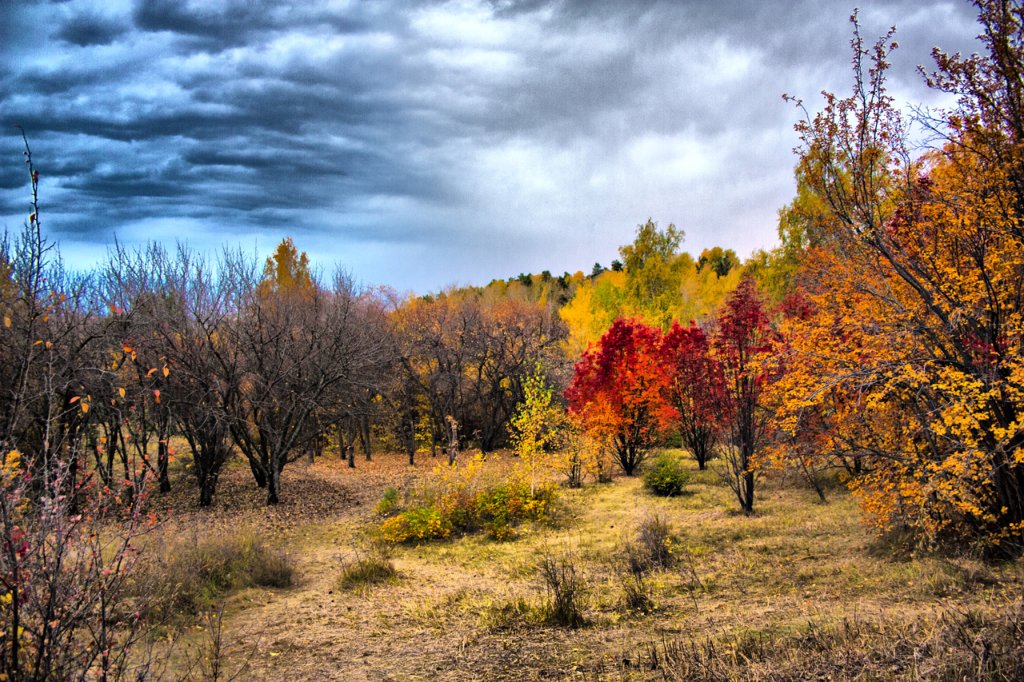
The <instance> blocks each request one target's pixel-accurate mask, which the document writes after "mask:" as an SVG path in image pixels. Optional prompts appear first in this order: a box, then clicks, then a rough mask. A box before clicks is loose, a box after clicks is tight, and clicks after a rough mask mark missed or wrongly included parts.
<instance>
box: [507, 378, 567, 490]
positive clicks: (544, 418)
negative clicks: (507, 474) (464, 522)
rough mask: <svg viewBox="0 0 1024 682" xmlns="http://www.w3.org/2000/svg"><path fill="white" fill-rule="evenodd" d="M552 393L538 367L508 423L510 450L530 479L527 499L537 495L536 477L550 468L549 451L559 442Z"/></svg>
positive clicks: (558, 412)
mask: <svg viewBox="0 0 1024 682" xmlns="http://www.w3.org/2000/svg"><path fill="white" fill-rule="evenodd" d="M553 395H554V392H553V391H552V389H551V386H549V385H548V384H547V382H546V380H545V378H544V374H543V373H542V372H541V368H540V367H539V366H537V367H535V368H534V371H533V374H530V375H529V376H527V377H526V380H525V381H524V382H523V400H522V402H520V403H519V405H518V406H517V407H516V412H515V414H513V415H512V419H511V420H510V421H509V426H510V427H511V431H512V449H513V451H514V452H515V453H516V456H518V457H519V461H520V462H521V464H522V466H523V468H525V469H526V471H527V474H528V475H529V478H530V495H531V496H533V495H534V494H535V493H536V488H537V473H538V472H539V471H540V470H541V469H543V468H545V467H546V466H549V465H550V461H549V460H550V459H551V457H550V449H551V446H552V445H554V443H555V441H556V439H557V438H558V433H559V426H560V425H561V422H562V415H563V413H562V409H561V407H560V406H558V405H557V404H553V403H552V396H553Z"/></svg>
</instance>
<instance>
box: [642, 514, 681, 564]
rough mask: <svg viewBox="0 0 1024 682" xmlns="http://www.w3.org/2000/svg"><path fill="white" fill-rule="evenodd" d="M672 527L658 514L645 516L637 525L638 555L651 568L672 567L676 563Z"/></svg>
mask: <svg viewBox="0 0 1024 682" xmlns="http://www.w3.org/2000/svg"><path fill="white" fill-rule="evenodd" d="M672 536H673V533H672V527H671V526H670V525H669V523H668V521H666V520H665V519H663V518H661V517H660V516H658V515H657V514H652V515H650V516H647V517H646V518H644V519H643V520H642V521H641V522H640V525H639V526H638V527H637V533H636V541H637V544H636V547H637V549H638V556H639V557H640V558H641V560H642V561H643V562H644V563H645V564H646V565H647V566H648V567H649V568H671V567H672V566H674V565H675V564H676V560H677V558H678V557H676V555H675V553H674V551H673V544H674V543H673V540H672Z"/></svg>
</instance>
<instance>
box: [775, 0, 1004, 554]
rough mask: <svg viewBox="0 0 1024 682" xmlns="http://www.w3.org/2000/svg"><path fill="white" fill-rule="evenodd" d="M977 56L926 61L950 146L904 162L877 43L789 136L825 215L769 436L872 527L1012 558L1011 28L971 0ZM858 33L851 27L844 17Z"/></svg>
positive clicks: (987, 5) (858, 52)
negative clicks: (849, 494)
mask: <svg viewBox="0 0 1024 682" xmlns="http://www.w3.org/2000/svg"><path fill="white" fill-rule="evenodd" d="M978 6H979V8H980V12H981V14H980V20H981V23H982V25H983V27H984V36H983V38H984V39H985V40H986V42H987V44H988V46H989V54H988V55H987V56H984V57H972V58H969V59H966V60H963V59H961V58H959V57H956V56H952V57H951V56H946V55H942V54H940V53H936V63H937V65H938V73H937V74H936V75H935V76H933V77H932V78H931V79H930V80H929V82H930V84H931V85H933V86H935V87H939V88H941V89H944V90H946V91H949V92H952V93H954V94H956V95H958V96H959V105H958V108H957V109H955V110H954V111H952V112H950V113H949V115H948V117H947V118H948V120H947V125H948V129H949V131H950V132H949V140H948V142H947V143H946V144H945V145H944V146H943V147H942V149H940V150H938V151H936V152H933V153H930V154H926V155H925V156H923V157H920V158H917V159H914V158H912V157H911V156H910V154H909V153H908V151H907V147H908V145H907V143H906V142H905V125H904V123H903V121H902V120H901V118H900V116H899V114H898V112H897V111H896V109H895V108H894V107H893V105H892V102H891V100H890V98H889V96H888V95H887V94H886V92H885V87H884V74H885V70H886V68H887V67H888V53H889V50H890V49H892V47H893V45H891V44H890V38H891V34H890V35H887V36H885V37H884V38H883V39H882V40H880V41H879V42H878V43H877V44H876V45H875V46H874V47H873V48H866V47H865V46H864V45H863V43H862V41H861V39H860V36H859V33H857V32H856V30H855V34H854V36H855V37H854V42H853V44H854V48H855V50H854V67H855V73H856V75H857V79H856V89H855V91H854V93H853V96H852V97H850V98H847V99H840V98H837V97H835V96H831V95H830V96H828V97H827V100H826V107H825V109H824V111H823V112H822V113H821V114H819V115H818V116H816V117H815V118H814V119H813V120H808V121H807V122H805V123H803V124H801V125H799V126H798V130H799V131H800V133H801V136H802V139H803V149H802V155H801V169H800V170H801V173H803V175H804V177H806V178H807V181H808V184H809V187H810V188H811V189H812V190H813V191H814V192H815V193H816V194H817V195H818V197H819V198H820V199H821V200H822V201H823V202H824V203H825V205H827V207H828V210H827V220H825V221H823V222H822V224H821V225H820V227H821V229H822V233H821V234H820V235H819V241H818V245H817V246H815V247H812V248H811V249H810V250H809V252H808V254H807V256H806V263H805V268H806V270H805V274H807V275H810V276H809V277H806V278H805V279H806V280H807V281H810V282H813V286H812V287H811V288H810V290H809V295H808V313H807V314H806V315H803V316H799V315H798V316H794V317H793V318H792V319H791V320H790V321H789V322H788V325H787V329H786V332H787V338H788V342H789V345H790V347H791V350H792V356H791V358H790V362H789V366H790V371H789V373H788V374H787V376H786V377H785V378H783V380H782V381H781V382H780V384H779V386H778V388H779V393H778V396H779V398H780V401H779V405H780V409H779V413H778V421H779V424H780V426H782V427H783V428H784V429H785V430H786V431H788V432H789V433H790V434H792V435H793V436H797V437H799V436H804V437H805V439H807V440H810V441H812V442H813V448H803V449H801V450H800V451H801V452H802V453H804V454H806V453H807V452H812V451H816V452H817V453H819V455H821V456H841V457H843V458H846V459H851V458H852V459H855V460H856V461H857V462H858V465H859V466H858V467H857V469H859V471H860V473H859V474H857V475H856V476H854V478H852V480H851V484H852V487H853V488H854V490H855V491H856V492H857V494H858V495H859V496H860V499H861V501H862V503H863V506H864V508H865V510H866V511H867V512H868V513H869V515H870V517H871V518H872V520H873V521H874V523H875V524H876V525H877V526H878V527H880V528H884V529H891V528H895V527H904V528H909V529H910V530H912V531H914V532H916V533H917V534H918V535H919V536H920V537H922V538H924V539H929V540H934V539H941V538H958V539H973V540H976V541H979V542H981V543H982V544H984V545H986V546H989V547H992V546H999V547H1001V548H1002V549H1004V550H1007V551H1019V550H1021V549H1024V354H1022V340H1024V296H1022V291H1024V227H1022V226H1024V154H1022V153H1021V150H1024V129H1022V127H1021V126H1020V125H1019V121H1021V120H1024V104H1021V103H1022V102H1024V97H1022V95H1024V83H1022V82H1021V81H1020V79H1010V80H1009V81H1008V80H1007V79H1005V78H1003V77H1002V75H1003V74H1005V73H1021V72H1024V22H1022V12H1021V11H1020V10H1019V9H1018V10H1015V11H1012V12H1004V11H1002V10H1001V9H1000V6H1001V5H1000V3H997V2H994V1H993V2H989V1H981V2H979V3H978ZM854 21H855V17H854Z"/></svg>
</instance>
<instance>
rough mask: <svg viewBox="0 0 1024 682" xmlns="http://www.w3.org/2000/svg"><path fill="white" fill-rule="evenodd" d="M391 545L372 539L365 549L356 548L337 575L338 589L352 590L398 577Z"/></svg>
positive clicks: (390, 580)
mask: <svg viewBox="0 0 1024 682" xmlns="http://www.w3.org/2000/svg"><path fill="white" fill-rule="evenodd" d="M393 558H394V554H393V551H392V549H391V546H390V545H388V544H387V543H385V542H382V541H379V540H378V541H373V542H370V543H368V544H367V545H366V547H365V549H361V550H359V549H357V550H356V553H355V559H354V560H353V561H350V562H348V563H346V564H345V566H344V567H343V568H342V571H341V575H340V576H339V577H338V582H337V588H338V589H339V590H352V589H355V588H358V587H363V586H367V585H376V584H379V583H386V582H392V581H394V580H395V579H396V578H398V570H397V569H396V568H395V564H394V561H393Z"/></svg>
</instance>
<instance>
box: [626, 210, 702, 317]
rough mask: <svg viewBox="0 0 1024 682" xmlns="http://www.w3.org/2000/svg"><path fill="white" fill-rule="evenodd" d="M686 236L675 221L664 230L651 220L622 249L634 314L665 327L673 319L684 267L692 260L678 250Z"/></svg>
mask: <svg viewBox="0 0 1024 682" xmlns="http://www.w3.org/2000/svg"><path fill="white" fill-rule="evenodd" d="M683 236H684V234H683V231H682V230H680V229H677V228H676V226H675V225H669V226H668V227H667V228H666V229H665V230H664V231H662V230H659V229H658V226H657V225H656V224H655V222H654V221H653V220H648V221H647V222H646V223H644V224H643V225H637V228H636V238H635V239H634V240H633V243H632V244H627V245H626V246H623V247H622V248H620V249H619V255H621V256H622V260H623V261H624V262H625V266H626V296H627V298H628V300H629V302H630V304H631V305H632V306H633V307H634V309H635V314H638V315H640V316H641V317H643V318H644V319H645V320H646V321H647V322H648V323H649V324H653V325H655V326H658V327H660V328H662V329H665V328H667V327H668V325H669V322H670V321H671V319H672V311H673V308H674V307H675V306H676V304H677V299H678V297H679V285H680V282H681V280H682V272H683V269H684V268H685V267H686V266H687V265H689V264H690V263H692V259H690V258H689V256H686V258H682V257H681V254H680V253H679V246H680V245H681V244H682V242H683Z"/></svg>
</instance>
